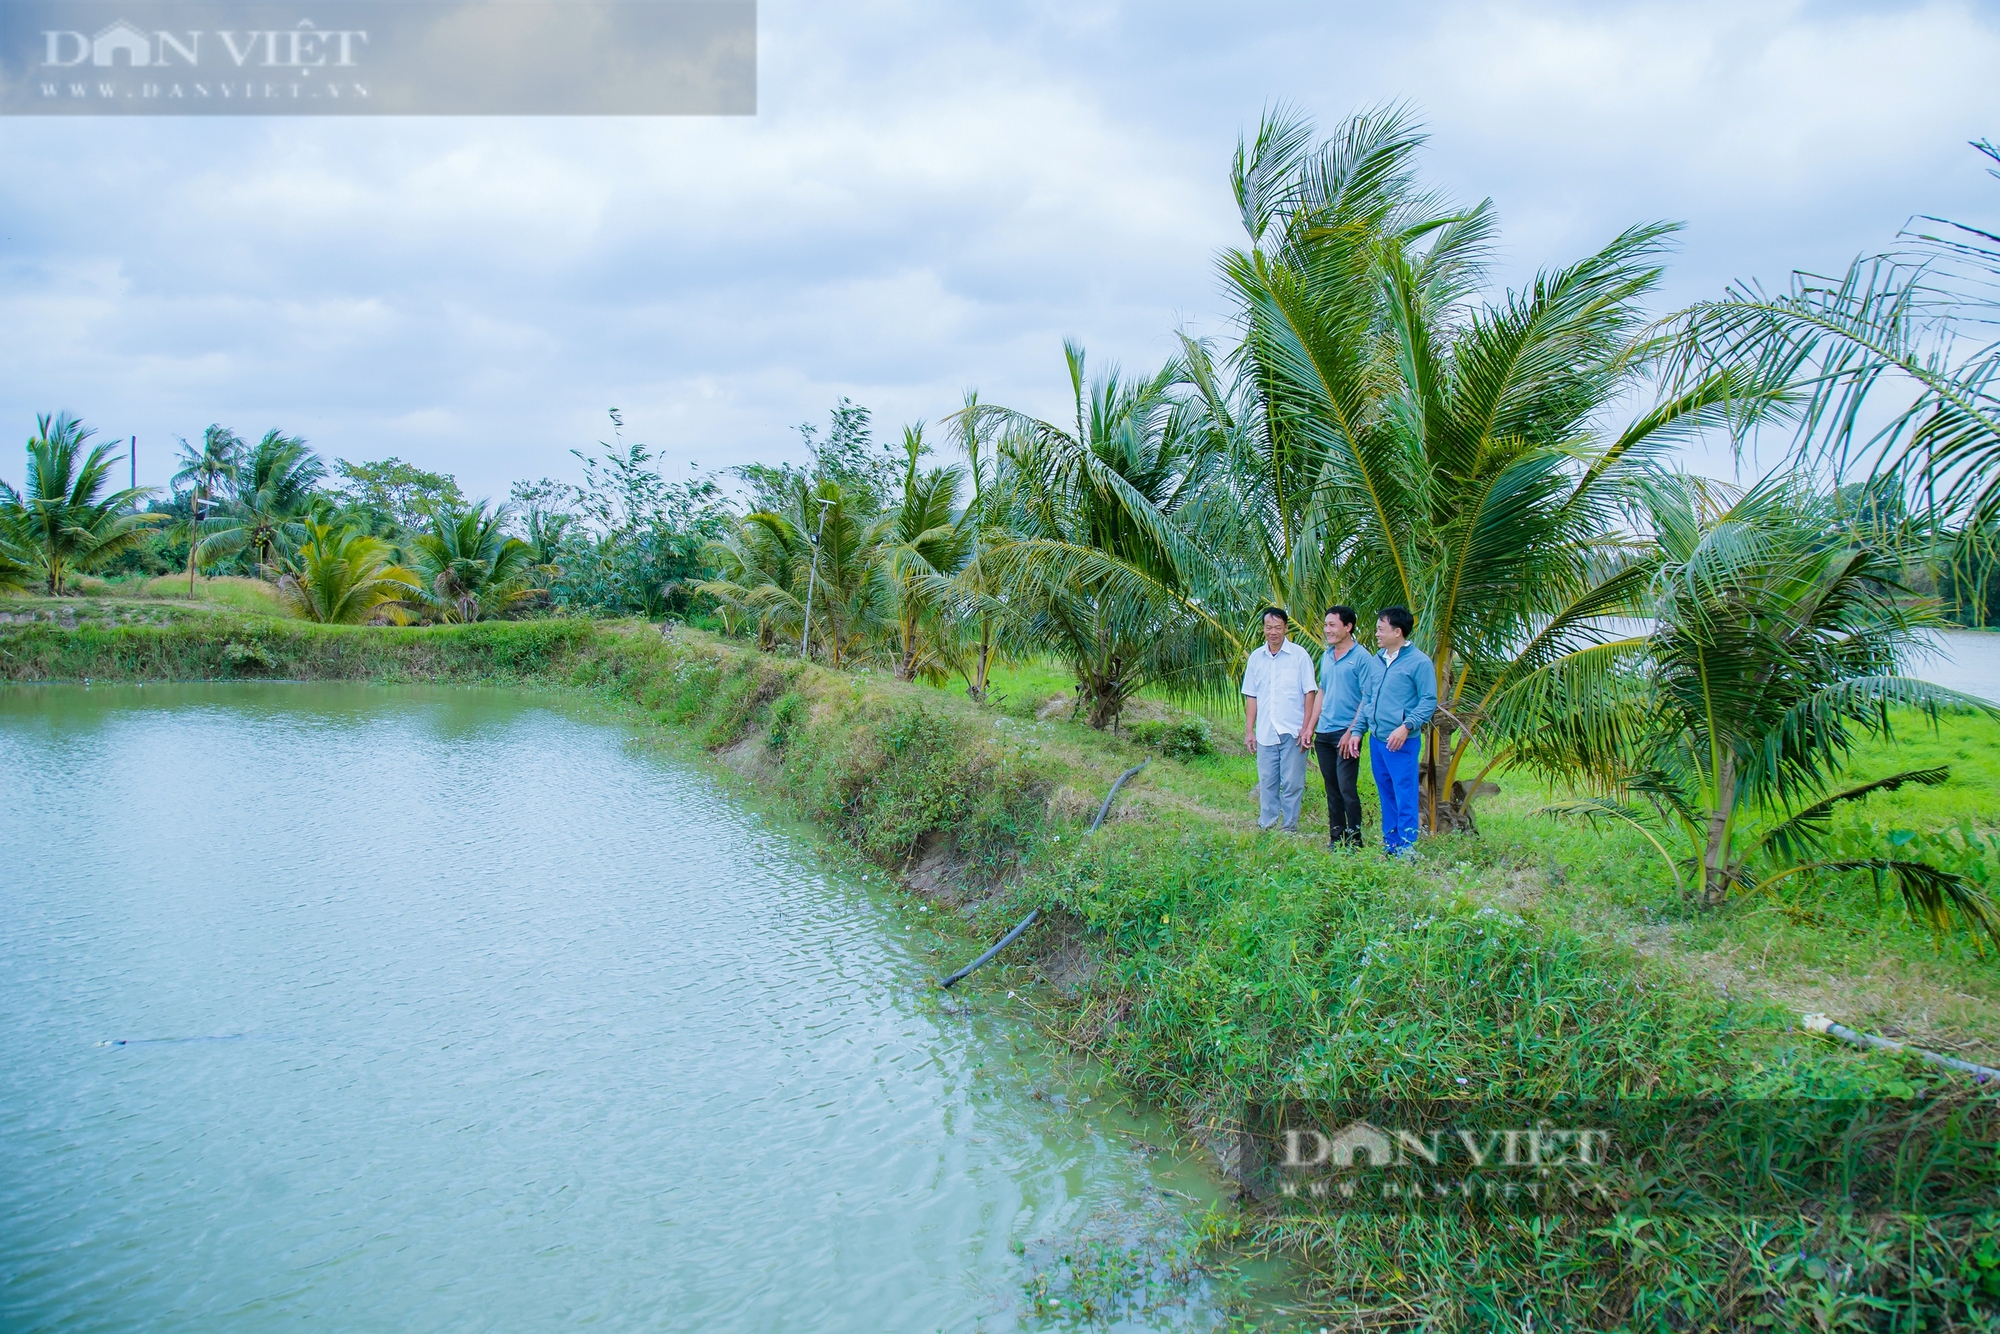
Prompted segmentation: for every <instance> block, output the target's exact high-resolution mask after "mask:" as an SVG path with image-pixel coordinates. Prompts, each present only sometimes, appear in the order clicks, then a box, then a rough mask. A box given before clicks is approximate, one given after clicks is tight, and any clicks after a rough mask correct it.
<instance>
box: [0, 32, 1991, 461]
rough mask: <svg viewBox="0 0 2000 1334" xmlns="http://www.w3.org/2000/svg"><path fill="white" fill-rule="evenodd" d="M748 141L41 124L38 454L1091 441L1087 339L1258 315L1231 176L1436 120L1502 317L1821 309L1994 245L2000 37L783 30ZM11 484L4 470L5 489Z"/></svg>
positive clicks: (29, 224)
mask: <svg viewBox="0 0 2000 1334" xmlns="http://www.w3.org/2000/svg"><path fill="white" fill-rule="evenodd" d="M761 25H762V33H761V47H762V49H761V54H760V65H761V72H760V78H761V80H762V89H761V93H760V105H761V111H760V114H759V115H758V116H756V117H755V118H748V119H716V120H702V119H685V120H672V119H660V120H587V119H585V120H559V119H547V120H536V119H528V120H504V119H473V118H468V119H428V120H427V119H407V120H352V121H302V120H293V121H286V120H274V121H265V122H240V121H205V122H203V121H197V122H187V121H156V122H143V121H142V122H133V121H111V120H105V121H94V122H91V121H67V122H56V121H31V120H14V121H11V122H6V123H3V124H0V144H3V145H4V146H5V149H6V151H7V155H8V160H9V162H10V164H11V165H12V166H13V168H14V170H12V171H10V172H9V173H8V176H7V177H6V178H5V180H4V182H0V191H4V192H5V210H6V211H5V214H4V216H5V217H6V218H7V219H9V225H8V226H7V227H6V228H4V231H5V233H6V235H5V238H4V240H0V245H4V247H5V249H4V254H0V355H4V356H5V357H6V364H7V365H9V367H10V368H11V369H12V374H11V375H10V376H9V377H8V379H7V381H6V383H5V388H4V392H0V418H4V421H6V422H12V423H14V424H15V429H17V430H21V431H23V432H25V430H26V428H27V426H28V425H29V424H30V422H31V421H32V414H33V413H34V412H35V411H37V410H44V411H45V410H48V409H50V408H54V407H58V406H61V407H67V408H70V409H72V410H75V411H78V412H81V413H83V414H85V415H86V417H87V418H88V419H89V420H90V421H92V422H93V423H95V424H97V425H99V426H100V427H101V428H102V429H103V430H104V431H105V432H106V433H107V434H111V433H116V434H121V435H123V434H130V433H134V432H136V433H138V434H139V435H140V436H141V438H142V443H143V445H144V446H145V447H144V450H143V452H142V459H141V471H142V474H144V475H143V476H142V480H148V479H150V480H153V481H160V480H163V479H164V477H165V474H166V471H167V469H166V465H165V459H166V455H167V449H166V446H167V444H168V442H169V440H170V438H171V437H172V436H174V435H188V436H193V435H194V434H196V433H197V432H199V430H200V429H201V427H202V426H204V425H206V424H207V423H208V422H210V421H215V420H220V421H223V422H226V423H229V424H232V425H235V426H236V427H237V428H238V429H239V430H243V431H244V432H246V433H255V432H261V431H262V430H264V429H266V428H267V427H269V426H272V425H279V426H283V427H284V428H286V429H288V430H295V431H298V432H300V433H303V434H306V435H308V436H309V437H311V438H312V439H313V440H314V442H315V444H316V445H318V446H320V447H321V448H322V449H323V450H324V451H325V452H326V453H327V454H328V455H329V456H332V455H339V456H343V457H347V458H371V457H381V456H383V455H386V454H391V453H395V454H400V455H401V456H402V457H404V458H406V459H410V460H412V461H414V462H419V463H422V464H425V465H427V466H432V467H441V468H446V469H450V470H453V471H456V472H457V473H459V474H460V476H461V478H462V480H463V481H464V483H465V486H466V490H467V491H468V492H469V493H471V494H501V493H504V492H505V490H506V485H507V482H508V481H509V480H510V479H512V478H515V477H523V476H536V475H541V474H544V473H563V472H566V471H569V470H570V465H571V464H572V461H571V460H570V459H569V457H568V455H567V453H566V451H567V450H568V449H569V448H571V447H573V446H579V445H582V446H589V445H590V444H592V443H593V442H594V441H595V440H597V439H598V438H599V437H600V436H601V435H602V434H603V433H604V431H603V425H602V424H603V420H604V419H603V411H604V409H605V408H607V407H611V406H618V407H620V408H622V409H624V411H625V414H626V419H627V421H628V422H629V423H630V428H629V429H628V432H627V434H628V437H635V438H641V439H646V440H648V441H649V442H652V443H654V444H656V445H658V446H661V447H663V448H664V449H665V451H666V452H667V455H668V457H669V458H671V459H674V460H677V461H680V462H682V463H684V462H685V461H686V460H689V459H699V460H700V461H701V462H702V463H703V464H704V465H719V464H727V463H733V462H740V461H744V460H746V459H748V458H752V457H771V456H775V455H777V454H780V453H783V452H795V451H796V448H797V437H796V436H795V435H794V434H792V432H791V429H790V428H791V426H792V425H793V424H795V423H797V422H798V421H800V420H802V419H805V418H809V417H811V418H818V417H820V416H822V415H823V413H824V411H825V409H826V407H827V406H828V405H829V404H830V403H831V402H832V401H833V400H834V399H835V398H837V397H838V396H840V395H842V394H847V395H851V396H852V397H853V398H855V399H856V400H857V401H860V402H863V403H865V404H867V405H869V406H870V407H872V408H874V409H875V410H876V412H877V415H878V420H880V421H881V423H882V424H883V426H884V428H885V430H893V429H894V427H895V426H896V425H897V424H899V423H900V422H902V421H905V420H914V419H916V418H919V417H925V418H930V419H933V420H934V419H936V418H937V417H939V416H941V415H942V414H944V413H946V412H949V411H951V410H952V409H953V408H955V407H956V406H957V404H958V402H959V398H960V393H961V391H962V390H963V389H964V388H965V387H967V386H969V385H977V386H978V387H979V388H980V389H981V391H982V393H983V394H984V396H985V397H987V398H988V399H989V400H992V401H1001V402H1009V403H1013V404H1017V405H1019V406H1022V407H1025V408H1028V409H1030V410H1033V411H1038V412H1054V411H1057V410H1059V406H1060V402H1061V394H1062V386H1061V366H1060V351H1059V343H1060V339H1061V338H1062V337H1063V336H1064V335H1066V334H1074V335H1076V336H1079V337H1081V338H1083V339H1084V340H1085V341H1086V343H1087V344H1088V345H1089V346H1090V348H1091V351H1092V355H1093V358H1094V359H1104V360H1111V359H1116V360H1122V361H1124V362H1125V363H1126V364H1127V365H1130V366H1134V367H1137V366H1141V365H1150V364H1156V363H1157V362H1158V361H1159V360H1160V359H1162V358H1164V357H1165V356H1167V355H1169V354H1170V352H1171V350H1172V341H1171V337H1170V335H1171V333H1172V331H1173V329H1174V328H1175V327H1176V326H1177V325H1180V324H1182V323H1192V324H1194V325H1195V326H1197V327H1199V328H1203V329H1206V330H1209V331H1211V332H1215V331H1220V330H1221V329H1222V328H1223V327H1224V320H1225V315H1226V312H1225V310H1224V308H1223V305H1222V298H1221V295H1220V292H1219V290H1218V286H1217V283H1216V279H1215V276H1214V270H1213V262H1212V261H1213V256H1214V253H1215V251H1216V249H1217V248H1218V247H1220V246H1223V245H1226V244H1230V243H1232V242H1233V241H1234V240H1235V228H1236V224H1235V221H1234V210H1233V206H1232V204H1231V202H1230V200H1229V197H1228V191H1227V181H1226V171H1227V165H1228V155H1229V152H1230V149H1231V148H1232V147H1233V145H1234V142H1235V139H1236V136H1237V135H1238V134H1239V133H1241V132H1243V131H1245V130H1247V129H1249V128H1251V127H1252V126H1253V125H1254V122H1255V119H1256V116H1257V115H1258V113H1259V111H1260V109H1261V108H1262V107H1264V106H1265V105H1267V104H1269V103H1271V102H1274V101H1278V100H1288V101H1291V102H1294V103H1296V104H1299V105H1302V106H1305V107H1307V108H1309V109H1311V110H1312V111H1313V112H1314V113H1315V114H1317V115H1318V116H1319V117H1320V119H1321V122H1322V124H1324V125H1327V126H1331V125H1332V124H1333V123H1334V122H1335V121H1337V120H1338V119H1339V118H1340V117H1341V116H1343V115H1345V114H1347V113H1348V112H1350V111H1352V110H1355V109H1357V108H1360V107H1363V106H1368V105H1373V104H1378V103H1381V102H1385V101H1391V100H1409V101H1411V102H1412V103H1414V104H1415V105H1416V106H1417V107H1418V108H1419V109H1420V110H1421V112H1422V113H1423V114H1424V115H1425V116H1426V118H1427V119H1428V120H1429V122H1430V124H1431V127H1432V130H1433V148H1434V152H1433V156H1432V166H1433V168H1434V173H1435V175H1436V177H1437V178H1438V180H1439V181H1440V182H1441V183H1443V184H1445V185H1446V186H1448V188H1450V189H1451V190H1452V191H1454V192H1456V193H1458V194H1460V195H1462V196H1466V197H1480V196H1484V195H1492V196H1493V197H1494V198H1495V200H1496V202H1497V203H1498V204H1499V206H1500V209H1501V214H1502V221H1503V224H1504V229H1505V230H1504V241H1505V249H1504V251H1503V253H1502V259H1503V267H1502V271H1501V273H1502V276H1503V277H1504V278H1505V279H1506V280H1508V281H1514V282H1518V281H1519V280H1520V279H1521V278H1522V277H1524V276H1526V274H1528V273H1529V272H1531V271H1532V270H1533V269H1534V268H1535V267H1536V266H1537V265H1541V264H1546V263H1556V262H1561V261H1564V260H1568V259H1571V258H1574V257H1575V256H1576V255H1577V254H1578V253H1580V252H1581V251H1583V250H1584V249H1585V248H1587V247H1590V246H1593V245H1595V244H1598V243H1601V241H1602V240H1604V239H1606V238H1608V237H1609V236H1610V235H1612V234H1613V233H1615V232H1616V231H1617V230H1619V229H1620V228H1622V227H1624V226H1626V225H1628V224H1630V223H1632V222H1637V221H1641V220H1648V219H1652V218H1658V217H1669V218H1679V219H1685V220H1687V222H1688V223H1689V227H1688V230H1687V232H1686V233H1685V235H1684V238H1683V248H1682V252H1681V255H1680V257H1679V259H1678V260H1677V262H1676V264H1675V266H1674V269H1673V272H1672V275H1671V277H1670V281H1669V286H1668V289H1667V295H1668V296H1671V297H1672V298H1674V299H1685V298H1687V297H1692V296H1696V295H1700V294H1702V293H1705V292H1708V291H1712V290H1714V288H1715V287H1716V286H1717V285H1719V284H1720V283H1721V282H1723V281H1726V280H1727V279H1729V278H1731V277H1737V276H1752V275H1755V276H1761V277H1763V278H1765V279H1767V280H1780V279H1782V278H1783V276H1784V274H1785V272H1786V271H1787V270H1788V269H1789V268H1790V267H1791V266H1792V265H1793V264H1795V263H1804V264H1812V265H1817V266H1829V265H1837V264H1840V263H1843V262H1844V261H1845V259H1846V258H1847V257H1848V256H1850V255H1852V254H1853V253H1855V252H1856V251H1859V250H1862V249H1865V248H1871V247H1875V246H1879V245H1883V244H1885V243H1887V242H1888V241H1889V240H1890V238H1891V237H1892V236H1893V233H1894V232H1895V230H1896V228H1897V227H1898V226H1900V225H1901V224H1902V222H1903V221H1904V220H1905V218H1907V217H1908V216H1909V215H1910V214H1912V213H1916V212H1946V213H1954V212H1955V213H1957V214H1958V215H1960V216H1967V217H1978V216H1990V215H1991V212H1992V209H1991V204H1992V201H1993V199H1994V195H1993V193H1992V182H1990V181H1989V180H1987V178H1985V177H1984V176H1983V175H1982V174H1981V172H1980V170H1979V167H1978V164H1977V162H1976V161H1975V160H1974V158H1973V155H1972V154H1971V153H1970V152H1969V151H1968V150H1966V149H1965V148H1963V146H1962V145H1963V141H1964V140H1965V139H1967V138H1969V137H1977V136H1979V135H1985V134H1991V133H1995V132H1996V129H2000V127H1994V126H1992V125H1991V124H1990V121H1991V119H1992V115H1993V109H1994V108H1993V100H1992V96H1991V92H1990V78H1989V77H1988V73H1987V72H1988V71H1990V70H1991V69H1993V68H1995V67H1996V66H2000V59H1996V57H2000V31H1996V25H1995V22H1994V20H1993V18H1992V17H1991V16H1990V15H1989V14H1986V13H1984V12H1982V11H1981V10H1979V9H1977V8H1974V7H1971V6H1967V5H1947V4H1932V5H1918V6H1895V7H1886V6H1869V5H1847V6H1824V5H1803V4H1770V5H1754V4H1752V5H1745V4H1741V3H1734V4H1723V3H1698V4H1675V5H1671V6H1669V5H1657V4H1655V5H1629V6H1616V5H1612V6H1604V5H1592V6H1580V5H1558V4H1542V5H1532V4H1520V3H1517V4H1513V5H1505V6H1495V5H1490V4H1480V5H1473V4H1452V5H1443V6H1434V7H1431V8H1429V9H1423V10H1418V9H1416V8H1414V7H1404V8H1403V9H1402V10H1396V11H1385V10H1383V9H1381V8H1379V7H1365V6H1360V5H1353V4H1343V5H1339V6H1335V7H1331V8H1328V7H1325V6H1312V5H1304V4H1300V5H1288V6H1276V5H1274V6H1264V7H1259V8H1257V9H1254V10H1253V9H1242V8H1233V7H1218V6H1213V5H1206V6H1197V5H1186V6H1181V7H1178V8H1176V7H1172V6H1165V7H1163V6H1159V5H1148V6H1136V5H1115V4H1097V5H1090V6H1057V5H1049V6H1046V7H1044V8H1041V9H1032V8H1031V9H1026V10H1014V11H1008V12H1001V11H997V10H996V11H991V12H989V11H987V10H985V9H981V8H975V7H971V6H965V7H959V8H950V7H930V6H923V7H919V6H914V5H897V4H881V5H875V6H866V5H863V6H851V7H850V6H843V7H840V8H838V9H833V8H828V7H811V6H804V5H800V4H796V3H785V2H782V0H780V2H778V3H767V4H765V5H764V6H763V7H762V14H761ZM11 473H12V469H11V468H10V466H9V465H8V464H7V462H6V460H5V459H4V457H0V475H11Z"/></svg>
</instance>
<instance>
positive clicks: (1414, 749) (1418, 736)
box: [1362, 607, 1438, 853]
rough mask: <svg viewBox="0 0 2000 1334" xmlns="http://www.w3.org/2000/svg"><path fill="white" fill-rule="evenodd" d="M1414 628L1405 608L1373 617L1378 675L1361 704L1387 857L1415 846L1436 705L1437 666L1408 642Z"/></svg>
mask: <svg viewBox="0 0 2000 1334" xmlns="http://www.w3.org/2000/svg"><path fill="white" fill-rule="evenodd" d="M1416 628H1417V620H1416V617H1414V616H1412V615H1410V609H1409V608H1408V607H1389V608H1385V609H1384V610H1383V612H1382V614H1381V615H1380V616H1379V617H1377V618H1376V621H1375V642H1376V643H1378V644H1380V645H1381V646H1382V647H1381V651H1380V652H1379V653H1377V654H1376V655H1375V656H1376V657H1377V659H1378V660H1380V662H1381V664H1382V674H1381V675H1380V676H1379V677H1377V678H1376V680H1375V685H1374V689H1373V691H1372V693H1371V694H1370V695H1369V697H1368V700H1367V702H1366V703H1365V704H1363V705H1362V713H1363V715H1364V716H1365V717H1366V718H1367V720H1368V730H1369V731H1370V732H1372V733H1373V735H1372V736H1371V737H1370V738H1369V741H1368V760H1369V767H1370V768H1371V769H1372V770H1373V771H1374V773H1375V791H1376V793H1377V794H1378V795H1379V796H1380V797H1381V798H1382V848H1383V850H1384V851H1386V852H1390V853H1407V852H1410V851H1412V850H1414V849H1415V848H1416V845H1417V820H1418V811H1417V759H1418V757H1419V756H1420V755H1421V754H1422V753H1423V749H1424V738H1423V732H1424V729H1425V728H1426V727H1428V726H1430V721H1431V717H1432V715H1433V714H1435V713H1436V712H1437V706H1438V691H1437V668H1436V667H1434V666H1432V665H1431V660H1430V659H1429V658H1428V657H1426V656H1424V651H1423V650H1422V649H1420V648H1418V647H1417V646H1416V645H1415V644H1412V643H1411V642H1410V634H1411V632H1412V631H1414V630H1415V629H1416Z"/></svg>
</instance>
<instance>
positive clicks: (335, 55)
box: [39, 19, 368, 99]
mask: <svg viewBox="0 0 2000 1334" xmlns="http://www.w3.org/2000/svg"><path fill="white" fill-rule="evenodd" d="M41 37H42V43H43V47H42V60H41V62H40V66H41V68H40V75H41V77H40V80H39V83H40V90H41V95H42V96H43V97H44V98H93V97H98V98H133V97H137V98H146V99H152V98H165V99H175V98H182V99H185V98H195V99H209V98H223V99H229V98H258V97H263V98H293V99H297V98H332V99H338V98H343V97H345V98H356V99H361V98H366V97H367V96H368V85H367V84H366V83H363V82H360V81H359V80H358V79H356V78H354V77H342V76H344V75H347V72H349V71H357V70H359V68H360V66H361V59H362V56H363V54H364V53H365V52H366V50H367V47H368V31H367V29H365V28H320V27H318V26H316V25H315V24H314V23H313V21H312V20H311V19H301V20H300V21H299V22H298V23H297V24H296V25H294V26H293V27H290V28H261V29H260V28H245V29H228V28H220V29H214V30H210V31H203V30H200V29H176V30H169V29H164V28H162V29H153V30H151V31H148V30H146V29H144V28H141V27H139V26H138V25H137V24H135V23H132V22H130V21H128V20H126V19H119V20H118V21H116V22H114V23H112V24H110V25H108V26H106V27H104V28H101V29H99V30H98V31H97V32H95V33H94V34H92V33H85V32H82V31H78V30H75V29H67V28H44V29H42V30H41ZM99 71H110V72H124V73H126V74H128V75H129V74H131V73H135V72H138V71H144V77H142V78H137V79H134V78H130V77H127V78H124V79H119V80H116V81H113V80H112V79H110V78H108V77H105V76H103V75H100V74H99V73H98V72H99ZM58 72H62V73H58ZM86 75H87V76H89V77H82V76H86ZM314 75H331V76H333V77H320V78H318V79H314V77H313V76H314ZM245 76H254V77H245Z"/></svg>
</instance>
